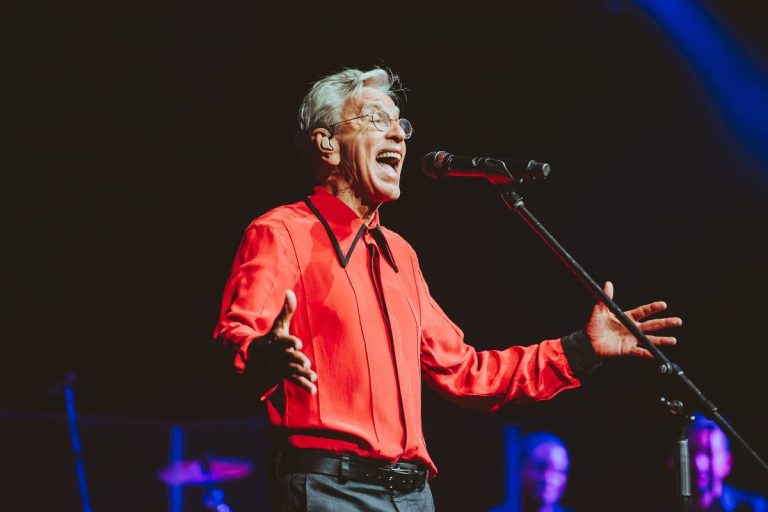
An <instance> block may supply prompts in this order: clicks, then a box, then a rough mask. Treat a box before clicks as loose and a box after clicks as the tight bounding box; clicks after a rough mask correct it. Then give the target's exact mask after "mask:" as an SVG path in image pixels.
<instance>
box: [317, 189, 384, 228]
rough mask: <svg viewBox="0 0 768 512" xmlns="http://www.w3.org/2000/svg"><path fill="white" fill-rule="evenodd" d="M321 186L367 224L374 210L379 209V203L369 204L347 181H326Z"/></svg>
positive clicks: (371, 218)
mask: <svg viewBox="0 0 768 512" xmlns="http://www.w3.org/2000/svg"><path fill="white" fill-rule="evenodd" d="M323 188H325V190H327V191H328V192H329V193H330V194H332V195H334V196H336V197H337V198H338V199H339V200H340V201H341V202H342V203H344V204H346V205H347V206H349V207H350V208H351V209H352V211H354V212H355V213H357V215H358V216H360V218H361V219H363V222H365V224H366V225H367V224H369V223H370V222H371V220H373V216H374V214H375V213H376V210H378V209H379V206H381V203H378V204H369V203H367V202H365V201H363V200H362V199H361V198H360V194H358V193H357V192H356V191H355V190H354V188H353V187H352V186H351V185H349V184H347V183H343V184H342V183H338V182H336V181H327V182H325V183H323Z"/></svg>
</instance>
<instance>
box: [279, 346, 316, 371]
mask: <svg viewBox="0 0 768 512" xmlns="http://www.w3.org/2000/svg"><path fill="white" fill-rule="evenodd" d="M285 360H286V361H287V362H288V364H291V363H295V364H298V365H299V366H301V367H303V368H311V367H312V363H311V362H310V360H309V358H308V357H307V355H306V354H305V353H304V352H302V351H300V350H287V351H286V352H285Z"/></svg>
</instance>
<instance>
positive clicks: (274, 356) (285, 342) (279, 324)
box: [253, 290, 317, 394]
mask: <svg viewBox="0 0 768 512" xmlns="http://www.w3.org/2000/svg"><path fill="white" fill-rule="evenodd" d="M295 311H296V295H295V294H294V293H293V291H292V290H286V291H285V303H284V304H283V309H282V310H281V311H280V314H278V315H277V318H275V322H274V323H273V324H272V329H271V330H270V331H269V332H268V333H267V334H266V335H265V336H263V337H261V338H259V339H257V340H255V341H254V342H253V343H254V344H256V347H254V348H255V349H256V352H257V354H254V359H255V361H254V363H255V365H256V366H257V368H256V369H255V372H257V373H261V374H262V375H260V377H261V378H266V379H267V380H270V381H274V382H271V384H277V382H278V381H279V380H281V379H288V380H290V381H292V382H295V383H296V384H298V385H299V386H301V387H302V388H304V389H306V390H307V391H309V392H310V393H312V394H315V393H317V386H316V385H315V384H314V383H315V382H316V381H317V373H315V372H314V371H313V370H312V368H311V366H312V365H311V363H310V361H309V358H308V357H307V356H306V355H305V354H304V353H303V352H302V351H301V348H302V346H303V344H302V342H301V340H300V339H299V338H298V337H296V336H294V335H292V334H291V333H290V328H291V318H292V317H293V313H294V312H295Z"/></svg>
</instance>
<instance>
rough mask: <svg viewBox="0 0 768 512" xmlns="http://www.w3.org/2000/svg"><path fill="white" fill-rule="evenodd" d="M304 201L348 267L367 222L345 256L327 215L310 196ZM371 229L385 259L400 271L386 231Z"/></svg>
mask: <svg viewBox="0 0 768 512" xmlns="http://www.w3.org/2000/svg"><path fill="white" fill-rule="evenodd" d="M304 202H305V203H306V204H307V207H308V208H309V209H310V210H311V211H312V213H314V214H315V217H317V219H318V220H319V221H320V224H322V225H323V227H324V228H325V232H326V233H328V238H330V240H331V243H332V244H333V248H334V250H335V251H336V256H337V257H338V258H339V263H340V264H341V267H342V268H346V267H347V264H348V263H349V259H350V258H351V257H352V251H354V250H355V247H356V246H357V242H359V241H360V238H361V237H362V236H363V233H365V229H366V228H367V226H366V225H365V223H363V225H362V226H360V229H358V230H357V234H356V235H355V238H354V240H352V244H351V245H350V246H349V250H348V251H347V254H346V256H345V255H344V253H343V252H342V251H341V245H339V240H338V239H337V238H336V234H335V233H334V232H333V230H332V229H331V226H330V224H328V221H327V220H325V217H323V214H321V213H320V210H318V209H317V207H316V206H315V205H314V204H312V201H311V200H310V199H309V198H308V197H306V198H304ZM370 231H371V235H372V236H373V239H374V240H375V241H376V244H377V245H379V247H380V249H381V252H382V254H384V259H386V260H387V262H388V263H389V264H390V265H391V266H392V268H393V269H394V270H395V272H399V270H398V268H397V264H396V263H395V257H394V255H393V254H392V251H390V250H389V244H388V243H387V239H386V237H385V236H384V231H382V229H381V227H380V226H375V227H373V228H371V229H370Z"/></svg>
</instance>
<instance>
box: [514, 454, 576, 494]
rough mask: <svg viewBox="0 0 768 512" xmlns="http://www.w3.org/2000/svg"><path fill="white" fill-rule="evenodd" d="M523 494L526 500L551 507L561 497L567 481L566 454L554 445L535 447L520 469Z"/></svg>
mask: <svg viewBox="0 0 768 512" xmlns="http://www.w3.org/2000/svg"><path fill="white" fill-rule="evenodd" d="M520 475H521V478H522V484H523V494H524V495H525V496H526V498H527V499H528V500H531V501H535V502H536V503H540V504H543V505H552V504H555V503H557V501H558V500H559V499H560V498H561V497H562V496H563V493H564V492H565V484H566V481H567V479H568V452H567V451H566V450H565V448H563V447H562V446H560V445H558V444H554V443H543V444H540V445H539V446H537V447H536V448H535V449H534V450H533V453H532V454H531V456H530V457H529V458H528V460H526V461H523V465H522V467H521V468H520Z"/></svg>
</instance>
